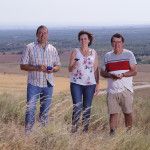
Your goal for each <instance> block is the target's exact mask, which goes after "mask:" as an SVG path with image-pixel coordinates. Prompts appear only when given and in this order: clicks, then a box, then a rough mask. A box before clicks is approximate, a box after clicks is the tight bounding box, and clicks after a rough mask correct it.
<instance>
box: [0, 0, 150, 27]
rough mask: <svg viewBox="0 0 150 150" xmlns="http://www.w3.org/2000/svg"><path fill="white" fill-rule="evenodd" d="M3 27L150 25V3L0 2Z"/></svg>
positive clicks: (127, 0) (112, 0)
mask: <svg viewBox="0 0 150 150" xmlns="http://www.w3.org/2000/svg"><path fill="white" fill-rule="evenodd" d="M0 6H1V9H0V27H1V28H7V27H8V28H9V27H18V28H19V27H20V28H21V27H34V26H39V25H41V24H44V25H47V26H49V27H60V26H98V27H100V26H116V25H119V26H124V25H150V0H0Z"/></svg>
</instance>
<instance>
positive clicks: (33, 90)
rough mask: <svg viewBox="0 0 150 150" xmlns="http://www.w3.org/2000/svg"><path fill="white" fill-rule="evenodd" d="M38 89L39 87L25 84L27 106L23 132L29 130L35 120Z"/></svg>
mask: <svg viewBox="0 0 150 150" xmlns="http://www.w3.org/2000/svg"><path fill="white" fill-rule="evenodd" d="M39 94H40V91H39V87H37V86H33V85H31V84H28V86H27V108H26V115H25V132H30V131H31V129H32V127H33V124H34V121H35V110H36V102H37V100H38V97H39Z"/></svg>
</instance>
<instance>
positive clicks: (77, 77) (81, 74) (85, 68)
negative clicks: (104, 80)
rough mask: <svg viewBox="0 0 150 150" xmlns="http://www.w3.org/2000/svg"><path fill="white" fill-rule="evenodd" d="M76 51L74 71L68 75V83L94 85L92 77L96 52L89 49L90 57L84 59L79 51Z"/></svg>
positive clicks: (93, 76) (93, 77) (94, 81)
mask: <svg viewBox="0 0 150 150" xmlns="http://www.w3.org/2000/svg"><path fill="white" fill-rule="evenodd" d="M75 50H76V58H77V59H78V61H77V65H76V67H75V69H74V70H73V71H72V72H71V73H70V82H72V83H76V84H80V85H93V84H96V80H95V75H94V62H95V56H96V51H95V50H94V49H90V51H91V55H89V56H87V57H85V56H83V54H82V53H81V51H80V49H75Z"/></svg>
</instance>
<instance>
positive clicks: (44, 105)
mask: <svg viewBox="0 0 150 150" xmlns="http://www.w3.org/2000/svg"><path fill="white" fill-rule="evenodd" d="M36 37H37V41H36V42H33V43H30V44H28V45H27V47H26V49H25V51H24V52H23V55H22V58H21V62H20V68H21V70H25V71H28V85H27V109H26V116H25V131H26V132H30V131H31V130H32V127H33V125H34V121H35V110H36V102H37V100H38V98H40V104H41V105H40V114H39V121H40V122H41V124H42V125H45V124H46V123H47V122H48V111H49V108H50V104H51V99H52V94H53V86H54V81H53V73H54V72H57V71H58V70H59V69H60V59H59V56H58V52H57V50H56V48H55V47H54V46H52V45H51V44H49V43H48V29H47V27H46V26H43V25H41V26H39V27H38V29H37V32H36Z"/></svg>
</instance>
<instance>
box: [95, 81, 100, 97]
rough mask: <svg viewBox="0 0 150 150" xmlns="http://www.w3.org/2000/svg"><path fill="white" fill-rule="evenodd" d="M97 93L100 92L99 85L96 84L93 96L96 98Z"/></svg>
mask: <svg viewBox="0 0 150 150" xmlns="http://www.w3.org/2000/svg"><path fill="white" fill-rule="evenodd" d="M99 92H100V86H99V83H97V84H96V88H95V93H94V96H98V95H99Z"/></svg>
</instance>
